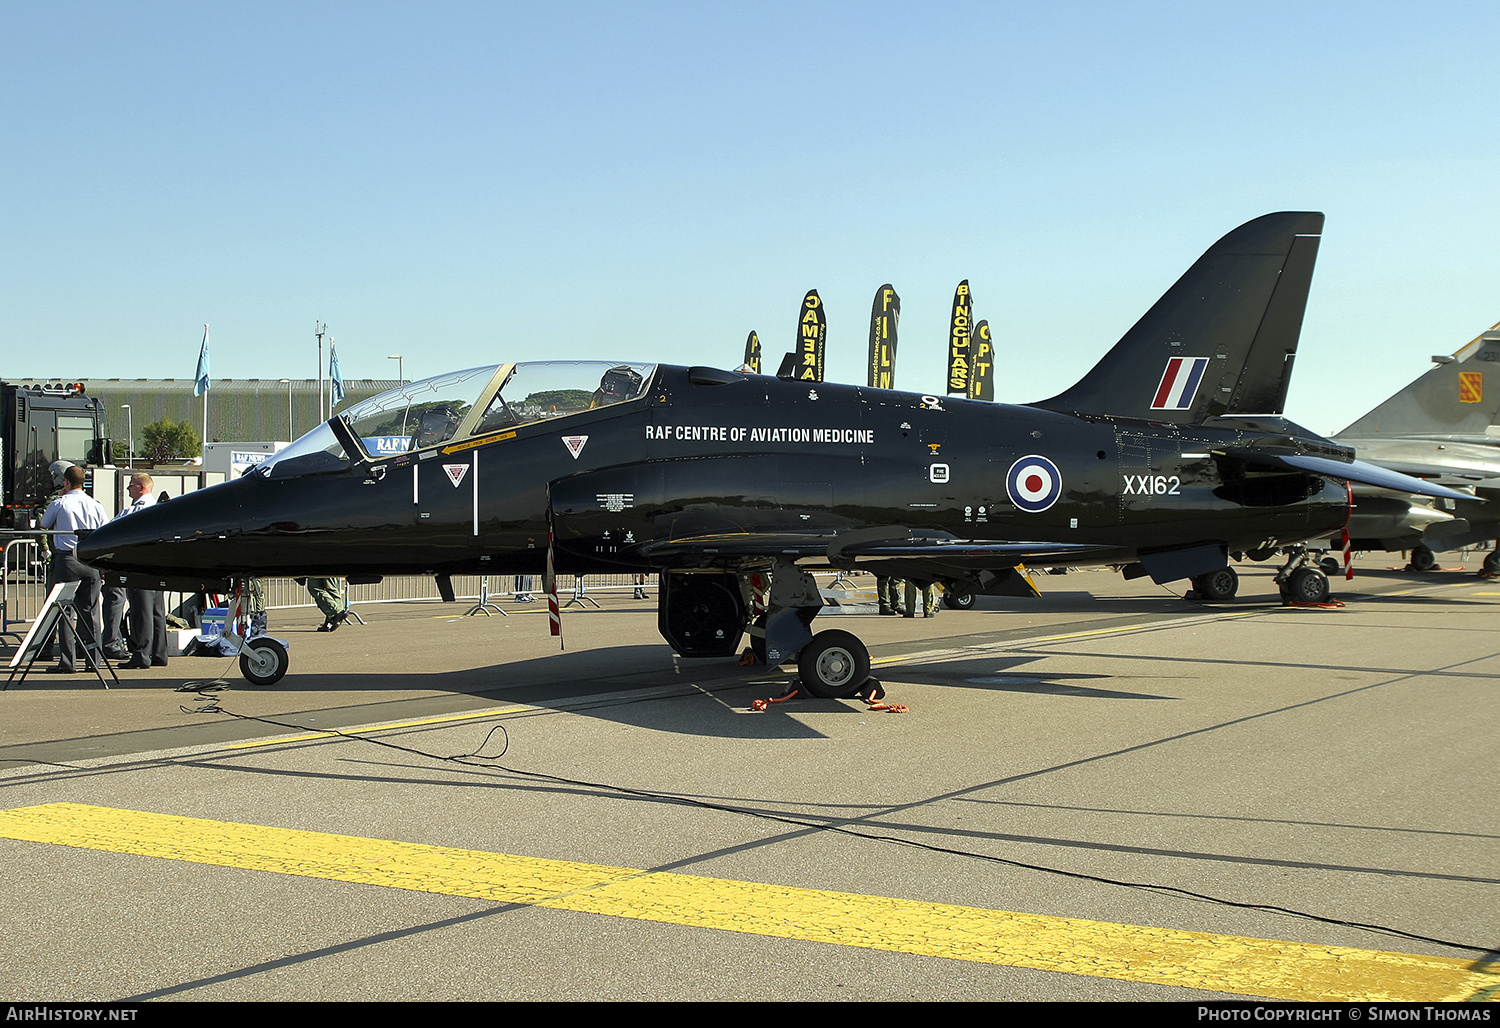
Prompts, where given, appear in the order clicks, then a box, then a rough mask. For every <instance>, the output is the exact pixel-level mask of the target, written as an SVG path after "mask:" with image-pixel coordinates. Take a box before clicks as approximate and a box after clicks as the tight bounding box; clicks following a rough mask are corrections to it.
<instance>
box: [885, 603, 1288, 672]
mask: <svg viewBox="0 0 1500 1028" xmlns="http://www.w3.org/2000/svg"><path fill="white" fill-rule="evenodd" d="M1274 609H1276V610H1280V609H1282V608H1280V607H1277V608H1274ZM1269 612H1270V611H1269V610H1244V611H1240V612H1239V613H1237V614H1205V615H1203V616H1202V617H1193V618H1188V619H1185V620H1183V621H1154V622H1148V623H1145V624H1140V625H1121V626H1119V627H1116V628H1093V629H1090V630H1088V631H1086V632H1066V633H1064V634H1062V635H1036V636H1028V637H1026V638H1025V639H1014V640H1011V641H1008V642H999V643H979V644H976V645H973V646H955V647H954V648H953V649H951V650H934V651H931V652H928V653H904V654H901V655H900V656H896V657H873V658H871V660H870V666H871V667H882V666H884V665H886V664H900V663H912V662H918V663H921V662H928V661H935V660H939V659H941V658H943V657H947V656H954V657H972V656H975V655H976V654H977V653H978V652H980V651H984V650H1005V649H1010V648H1012V647H1015V646H1034V645H1036V644H1037V643H1048V642H1061V641H1063V640H1064V639H1087V638H1089V637H1090V636H1096V635H1118V634H1120V633H1121V632H1147V631H1151V630H1152V629H1161V628H1185V627H1188V626H1190V625H1196V624H1202V623H1204V622H1206V621H1228V620H1230V619H1232V618H1250V617H1256V616H1257V615H1260V614H1266V613H1269Z"/></svg>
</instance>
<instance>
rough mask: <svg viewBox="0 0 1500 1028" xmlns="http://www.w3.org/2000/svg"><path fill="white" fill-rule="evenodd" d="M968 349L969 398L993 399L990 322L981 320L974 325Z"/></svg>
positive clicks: (993, 351) (992, 352) (993, 357)
mask: <svg viewBox="0 0 1500 1028" xmlns="http://www.w3.org/2000/svg"><path fill="white" fill-rule="evenodd" d="M970 349H971V350H972V352H973V357H972V358H971V359H970V361H969V370H970V374H969V399H971V400H990V401H991V402H993V401H994V399H995V345H994V343H993V342H992V341H991V340H990V323H989V322H988V321H981V322H980V323H979V324H977V325H975V326H974V338H973V339H972V340H971V347H970Z"/></svg>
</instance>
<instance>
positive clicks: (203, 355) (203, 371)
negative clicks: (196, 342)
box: [193, 325, 208, 396]
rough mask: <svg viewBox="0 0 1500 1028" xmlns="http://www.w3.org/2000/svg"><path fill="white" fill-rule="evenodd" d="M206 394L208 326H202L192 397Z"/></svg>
mask: <svg viewBox="0 0 1500 1028" xmlns="http://www.w3.org/2000/svg"><path fill="white" fill-rule="evenodd" d="M206 392H208V326H207V325H204V326H203V345H202V346H201V347H199V348H198V373H197V374H196V375H194V376H193V395H194V396H202V395H203V394H204V393H206Z"/></svg>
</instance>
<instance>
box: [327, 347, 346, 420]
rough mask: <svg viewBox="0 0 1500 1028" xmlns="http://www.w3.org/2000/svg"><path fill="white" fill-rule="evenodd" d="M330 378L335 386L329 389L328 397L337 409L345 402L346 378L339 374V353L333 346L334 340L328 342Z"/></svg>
mask: <svg viewBox="0 0 1500 1028" xmlns="http://www.w3.org/2000/svg"><path fill="white" fill-rule="evenodd" d="M328 378H329V381H331V382H332V383H333V384H332V386H330V387H329V390H328V395H329V398H330V399H331V400H332V401H333V406H335V407H337V406H338V405H339V404H341V403H343V402H344V376H343V375H340V374H339V351H338V349H337V348H335V347H334V345H333V340H332V339H329V340H328Z"/></svg>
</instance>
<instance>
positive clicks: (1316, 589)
mask: <svg viewBox="0 0 1500 1028" xmlns="http://www.w3.org/2000/svg"><path fill="white" fill-rule="evenodd" d="M1288 557H1289V559H1288V560H1287V562H1286V566H1285V567H1283V568H1282V569H1281V570H1280V571H1278V572H1277V573H1276V578H1275V582H1276V585H1277V587H1278V588H1279V589H1280V590H1281V598H1282V599H1283V600H1284V601H1286V602H1287V603H1326V602H1327V601H1328V595H1329V592H1330V589H1329V586H1328V575H1327V573H1325V572H1324V570H1323V569H1322V567H1320V566H1319V564H1318V561H1317V557H1316V554H1314V553H1313V552H1312V551H1309V550H1306V549H1301V548H1297V549H1295V550H1292V551H1290V552H1289V554H1288Z"/></svg>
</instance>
